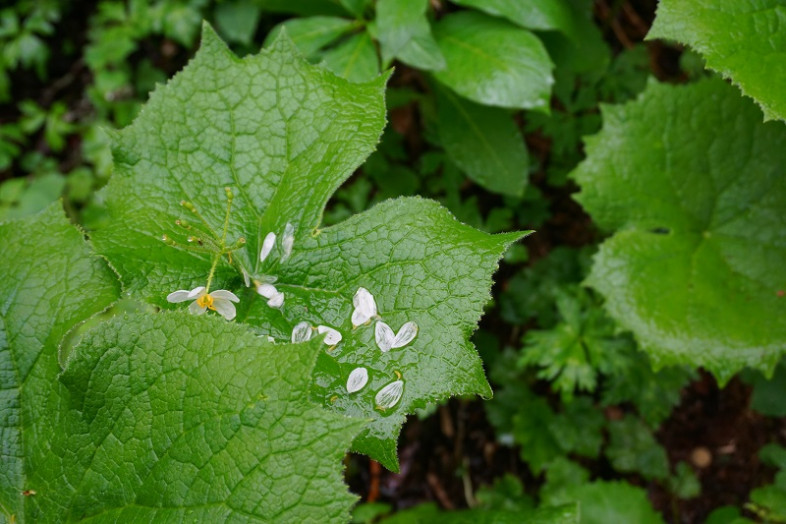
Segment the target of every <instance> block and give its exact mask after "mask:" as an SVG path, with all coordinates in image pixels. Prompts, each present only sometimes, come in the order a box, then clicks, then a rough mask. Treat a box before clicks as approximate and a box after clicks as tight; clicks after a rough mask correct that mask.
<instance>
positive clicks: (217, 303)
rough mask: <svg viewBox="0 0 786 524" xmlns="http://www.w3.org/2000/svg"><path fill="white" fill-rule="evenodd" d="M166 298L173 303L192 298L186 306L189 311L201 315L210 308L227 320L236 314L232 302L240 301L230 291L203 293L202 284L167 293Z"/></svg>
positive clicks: (218, 290) (220, 290) (221, 290)
mask: <svg viewBox="0 0 786 524" xmlns="http://www.w3.org/2000/svg"><path fill="white" fill-rule="evenodd" d="M166 299H167V302H172V303H173V304H176V303H178V302H185V301H186V300H193V301H194V302H192V303H191V305H189V306H188V311H189V312H190V313H192V314H194V315H201V314H202V313H204V312H205V311H207V310H208V309H212V310H213V311H216V312H217V313H218V314H219V315H221V316H222V317H224V318H225V319H227V320H232V319H233V318H235V315H236V314H237V312H236V311H235V305H234V304H233V303H232V302H240V299H239V298H237V296H236V295H235V294H234V293H232V292H231V291H227V290H226V289H217V290H215V291H213V292H212V293H205V287H204V286H199V287H195V288H194V289H192V290H191V291H188V290H186V289H179V290H177V291H174V292H172V293H170V294H169V295H167V297H166Z"/></svg>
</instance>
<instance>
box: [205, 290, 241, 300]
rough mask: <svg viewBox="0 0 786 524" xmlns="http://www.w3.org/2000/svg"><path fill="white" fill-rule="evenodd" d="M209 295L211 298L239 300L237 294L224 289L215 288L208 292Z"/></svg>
mask: <svg viewBox="0 0 786 524" xmlns="http://www.w3.org/2000/svg"><path fill="white" fill-rule="evenodd" d="M210 296H211V297H213V298H220V299H223V300H231V301H232V302H240V299H239V298H237V295H235V294H234V293H232V292H231V291H227V290H226V289H216V290H215V291H213V292H211V293H210Z"/></svg>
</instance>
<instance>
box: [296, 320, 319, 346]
mask: <svg viewBox="0 0 786 524" xmlns="http://www.w3.org/2000/svg"><path fill="white" fill-rule="evenodd" d="M313 334H314V330H312V329H311V324H309V323H308V322H300V323H299V324H297V325H296V326H295V327H293V328H292V343H293V344H296V343H298V342H306V341H307V340H311V336H312V335H313Z"/></svg>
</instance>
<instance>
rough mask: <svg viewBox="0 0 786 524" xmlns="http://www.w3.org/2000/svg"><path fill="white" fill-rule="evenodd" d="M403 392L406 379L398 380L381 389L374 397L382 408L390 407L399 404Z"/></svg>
mask: <svg viewBox="0 0 786 524" xmlns="http://www.w3.org/2000/svg"><path fill="white" fill-rule="evenodd" d="M402 393H404V381H403V380H396V381H395V382H391V383H390V384H388V385H387V386H385V387H384V388H382V389H380V390H379V391H378V392H377V395H376V396H375V397H374V402H376V404H377V407H378V408H380V409H390V408H392V407H393V406H395V405H396V404H398V401H399V400H401V395H402Z"/></svg>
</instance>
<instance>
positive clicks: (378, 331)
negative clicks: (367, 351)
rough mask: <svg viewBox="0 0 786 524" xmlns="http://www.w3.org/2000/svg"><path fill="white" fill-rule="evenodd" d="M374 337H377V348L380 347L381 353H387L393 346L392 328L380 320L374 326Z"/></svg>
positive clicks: (394, 336) (394, 337)
mask: <svg viewBox="0 0 786 524" xmlns="http://www.w3.org/2000/svg"><path fill="white" fill-rule="evenodd" d="M374 338H375V339H377V345H378V346H379V349H381V350H382V352H383V353H387V352H388V351H390V348H392V347H393V341H394V340H395V339H396V335H395V333H393V330H392V329H390V326H388V325H387V324H385V323H384V322H382V321H381V320H380V321H378V322H377V325H376V326H375V327H374Z"/></svg>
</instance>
